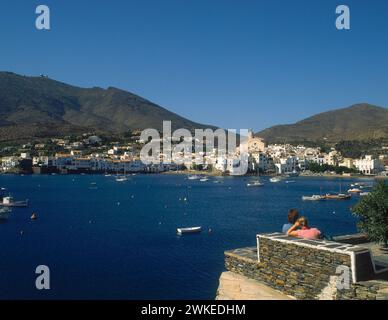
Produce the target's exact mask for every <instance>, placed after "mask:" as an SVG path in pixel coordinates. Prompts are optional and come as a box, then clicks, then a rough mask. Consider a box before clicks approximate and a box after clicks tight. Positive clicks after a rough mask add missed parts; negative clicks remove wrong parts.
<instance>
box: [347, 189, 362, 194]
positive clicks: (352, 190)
mask: <svg viewBox="0 0 388 320" xmlns="http://www.w3.org/2000/svg"><path fill="white" fill-rule="evenodd" d="M361 192H362V190H361V189H358V188H352V189H349V190H348V193H361Z"/></svg>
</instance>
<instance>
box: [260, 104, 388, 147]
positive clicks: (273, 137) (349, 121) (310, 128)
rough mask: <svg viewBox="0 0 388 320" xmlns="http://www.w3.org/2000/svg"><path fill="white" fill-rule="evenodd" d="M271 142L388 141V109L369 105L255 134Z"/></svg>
mask: <svg viewBox="0 0 388 320" xmlns="http://www.w3.org/2000/svg"><path fill="white" fill-rule="evenodd" d="M256 135H257V136H259V137H262V138H264V139H266V140H267V141H268V142H281V143H284V142H285V141H286V142H292V141H294V142H295V141H298V142H302V141H318V140H323V139H325V140H327V141H332V142H336V141H340V140H368V139H378V138H388V109H387V108H382V107H378V106H373V105H370V104H367V103H362V104H355V105H352V106H350V107H348V108H343V109H337V110H332V111H327V112H323V113H320V114H317V115H315V116H312V117H309V118H307V119H304V120H302V121H299V122H297V123H295V124H288V125H278V126H274V127H271V128H268V129H265V130H263V131H260V132H258V133H257V134H256Z"/></svg>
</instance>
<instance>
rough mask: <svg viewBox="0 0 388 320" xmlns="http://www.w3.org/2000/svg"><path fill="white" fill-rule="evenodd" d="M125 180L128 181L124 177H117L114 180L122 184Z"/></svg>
mask: <svg viewBox="0 0 388 320" xmlns="http://www.w3.org/2000/svg"><path fill="white" fill-rule="evenodd" d="M127 180H128V178H127V177H126V176H121V177H117V178H116V181H117V182H124V181H127Z"/></svg>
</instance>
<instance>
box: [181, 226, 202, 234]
mask: <svg viewBox="0 0 388 320" xmlns="http://www.w3.org/2000/svg"><path fill="white" fill-rule="evenodd" d="M201 231H202V227H193V228H178V229H176V232H177V234H179V235H182V234H193V233H200V232H201Z"/></svg>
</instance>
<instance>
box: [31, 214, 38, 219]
mask: <svg viewBox="0 0 388 320" xmlns="http://www.w3.org/2000/svg"><path fill="white" fill-rule="evenodd" d="M30 219H31V220H36V219H38V215H37V214H36V213H33V214H32V215H31V218H30Z"/></svg>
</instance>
